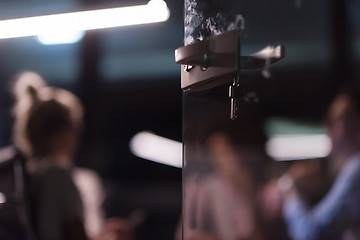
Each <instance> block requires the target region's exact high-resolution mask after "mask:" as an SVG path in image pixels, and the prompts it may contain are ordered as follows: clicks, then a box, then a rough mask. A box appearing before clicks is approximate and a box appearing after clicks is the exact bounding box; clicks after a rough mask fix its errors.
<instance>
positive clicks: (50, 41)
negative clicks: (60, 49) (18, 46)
mask: <svg viewBox="0 0 360 240" xmlns="http://www.w3.org/2000/svg"><path fill="white" fill-rule="evenodd" d="M84 35H85V31H79V32H60V31H53V32H49V33H46V34H42V35H38V36H37V39H38V40H39V42H40V43H42V44H44V45H55V44H71V43H77V42H79V41H80V40H81V39H82V38H83V37H84Z"/></svg>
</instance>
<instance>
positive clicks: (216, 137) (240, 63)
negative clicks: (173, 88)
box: [176, 0, 360, 240]
mask: <svg viewBox="0 0 360 240" xmlns="http://www.w3.org/2000/svg"><path fill="white" fill-rule="evenodd" d="M184 11H185V14H184V45H185V47H182V48H179V49H177V51H176V60H177V61H178V63H181V64H182V69H181V71H182V88H183V143H184V149H183V150H184V154H183V155H184V159H183V224H182V237H183V239H184V240H191V239H225V240H232V239H234V240H235V239H277V240H278V239H330V238H331V237H336V239H344V238H345V237H349V238H347V239H358V237H359V236H360V235H358V230H356V228H357V229H359V228H358V227H359V226H360V225H358V224H357V222H360V221H359V220H360V217H359V215H358V214H355V211H357V210H358V208H359V206H358V205H359V204H357V203H356V202H358V201H359V200H360V198H359V196H357V194H354V192H356V191H355V190H356V189H357V187H360V186H358V184H356V183H355V182H356V179H357V177H356V176H357V174H356V173H357V172H356V171H357V161H355V160H353V162H354V161H355V163H352V164H354V165H353V171H352V172H351V170H350V171H349V169H351V168H352V167H349V166H348V165H349V164H350V163H349V162H351V161H350V160H349V159H350V158H351V157H352V158H354V157H353V156H355V155H356V153H357V152H358V151H360V148H359V146H360V141H359V142H358V143H357V144H351V142H356V141H357V140H355V139H358V137H359V136H358V132H359V133H360V130H359V129H360V128H359V126H358V125H359V124H360V117H359V116H360V114H359V113H358V112H357V111H356V109H357V107H360V105H357V104H358V103H357V102H356V99H357V96H359V95H358V94H357V87H358V84H359V78H358V77H359V73H358V67H356V66H357V61H358V59H359V51H358V41H356V39H358V37H357V36H358V30H357V29H359V28H357V27H356V26H359V25H360V24H359V20H358V17H356V16H358V13H359V3H358V1H338V0H332V1H329V0H319V1H311V2H310V1H306V0H276V1H266V0H257V1H254V0H242V1H235V0H226V1H212V0H185V2H184ZM234 54H235V55H234ZM342 89H346V91H345V90H344V91H345V92H346V93H347V94H348V93H349V95H346V96H350V95H351V97H345V98H346V101H344V102H345V103H344V102H343V105H344V104H345V105H346V106H351V107H347V108H346V109H347V110H344V109H345V108H341V107H340V108H336V109H341V110H334V108H335V107H334V99H337V96H339V95H338V94H339V91H340V90H342ZM350 92H351V93H350ZM342 93H343V92H342ZM349 99H350V100H349ZM359 103H360V102H359ZM338 105H341V104H340V103H339V104H338ZM334 111H335V112H336V111H337V112H341V114H340V113H339V114H338V115H336V114H335V113H333V112H334ZM345 112H346V113H345ZM329 114H330V115H329ZM334 114H335V115H334ZM340 115H341V116H340ZM350 115H351V116H350ZM336 117H337V119H335V118H336ZM358 120H359V121H358ZM350 122H351V123H350ZM350 125H351V127H345V126H350ZM350 128H351V129H352V130H349V129H350ZM350 133H351V134H350ZM338 135H341V137H338V139H340V140H337V139H336V137H337V136H338ZM350 139H352V140H350ZM359 139H360V138H359ZM336 141H337V142H341V144H338V146H337V145H336V144H337V143H336ZM349 146H351V147H349ZM346 149H350V150H349V152H348V153H347V154H345V152H347V150H346ZM345 155H346V156H345ZM356 158H357V157H356ZM359 161H360V160H359ZM346 168H347V169H348V170H346ZM344 178H347V179H348V180H349V179H350V180H349V181H348V182H346V181H345V180H343V179H344ZM341 179H342V180H341ZM349 182H352V183H351V184H352V185H351V184H350V183H349ZM341 184H343V185H341ZM349 184H350V185H349ZM340 185H341V187H340ZM335 186H337V187H335ZM345 186H348V187H345ZM335 188H337V190H334V189H335ZM344 189H346V190H344ZM334 192H335V193H334ZM340 198H342V199H347V200H349V201H354V202H355V204H352V205H351V204H348V205H347V204H342V203H341V201H340ZM297 210H298V211H297ZM300 210H301V211H300ZM349 212H352V213H354V214H352V215H351V214H349ZM350 215H351V216H350Z"/></svg>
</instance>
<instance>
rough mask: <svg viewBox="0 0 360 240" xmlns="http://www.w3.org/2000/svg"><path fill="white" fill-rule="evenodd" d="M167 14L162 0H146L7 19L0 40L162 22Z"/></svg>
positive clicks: (1, 22)
mask: <svg viewBox="0 0 360 240" xmlns="http://www.w3.org/2000/svg"><path fill="white" fill-rule="evenodd" d="M169 16H170V10H169V9H168V7H167V5H166V3H165V2H164V1H163V0H150V1H149V2H148V3H147V4H146V5H139V6H129V7H119V8H109V9H98V10H90V11H81V12H71V13H61V14H53V15H44V16H36V17H28V18H18V19H9V20H2V21H0V39H5V38H17V37H27V36H37V35H47V34H49V33H50V34H51V33H54V32H59V33H70V32H79V31H85V30H93V29H103V28H112V27H120V26H130V25H139V24H147V23H155V22H164V21H166V20H167V19H169Z"/></svg>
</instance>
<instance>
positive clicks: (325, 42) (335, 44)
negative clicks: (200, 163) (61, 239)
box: [0, 0, 360, 240]
mask: <svg viewBox="0 0 360 240" xmlns="http://www.w3.org/2000/svg"><path fill="white" fill-rule="evenodd" d="M147 2H148V1H145V0H131V1H130V0H126V1H123V0H117V1H116V0H103V1H97V0H52V1H45V0H15V1H14V0H2V1H1V2H0V20H3V19H10V18H18V17H27V16H37V15H45V14H53V13H63V12H72V11H78V10H89V9H98V8H108V7H121V6H130V5H138V4H146V3H147ZM261 2H263V1H261ZM166 3H167V5H168V8H169V10H170V18H169V19H168V20H167V21H166V22H162V23H153V24H147V25H138V26H127V27H118V28H110V29H103V30H92V31H87V32H86V33H85V35H84V36H83V38H82V39H81V40H79V41H78V42H76V43H71V44H57V45H46V44H43V43H41V41H39V39H38V38H37V37H24V38H15V39H3V40H0V146H6V145H9V144H11V129H12V124H13V118H12V116H11V114H10V113H11V106H12V103H13V98H12V96H11V94H10V88H11V80H12V79H13V78H14V77H15V75H16V74H18V73H19V72H21V71H24V70H31V71H35V72H37V73H39V74H40V75H41V76H43V77H44V79H45V80H46V81H47V82H48V84H49V85H55V86H60V87H63V88H66V89H69V90H70V91H72V92H74V93H75V94H76V95H78V96H79V97H80V98H81V100H82V101H83V104H84V106H85V131H84V134H83V142H82V145H81V148H80V150H79V152H78V157H77V159H76V162H77V164H78V165H80V166H85V167H89V168H91V169H93V170H95V171H96V172H98V173H99V174H100V176H101V177H102V179H103V181H104V183H105V187H106V192H107V199H106V202H105V209H106V213H107V215H108V216H122V217H127V216H128V215H129V214H130V213H131V212H133V211H134V210H138V209H140V210H143V211H144V212H145V213H146V216H147V217H146V219H145V221H144V222H143V223H142V224H141V225H140V226H139V227H138V229H137V232H136V236H137V239H157V240H162V239H163V240H168V239H172V238H173V236H174V232H175V229H176V226H177V223H178V220H179V217H180V215H181V202H182V201H181V198H182V190H181V169H179V168H175V167H171V166H166V165H162V164H159V163H155V162H151V161H146V160H144V159H141V158H138V157H136V156H134V155H133V154H132V153H131V152H130V150H129V142H130V140H131V138H132V137H133V136H134V135H135V134H137V133H138V132H141V131H144V130H146V131H151V132H153V133H155V134H157V135H160V136H163V137H166V138H169V139H173V140H177V141H181V140H182V91H181V88H180V66H179V65H177V64H176V63H175V61H174V50H175V49H176V48H178V47H180V46H182V45H183V35H184V34H183V32H184V30H183V29H184V27H183V4H184V2H183V1H179V0H166ZM249 4H250V3H249ZM359 6H360V4H359V1H357V0H348V1H338V0H320V1H316V2H313V1H306V0H303V1H302V0H293V1H285V0H279V1H272V2H271V3H270V2H268V3H265V4H264V3H262V8H261V9H262V10H261V11H264V12H261V15H262V16H263V17H262V18H261V19H257V18H254V17H252V16H254V15H253V14H252V13H251V12H242V14H243V16H244V18H245V19H246V22H247V23H251V24H252V25H254V26H255V25H256V26H261V27H260V28H258V29H255V28H251V27H247V28H246V32H245V35H246V36H247V37H246V38H245V41H244V44H243V46H242V51H243V55H247V54H251V53H254V52H255V51H257V50H260V49H261V48H263V47H265V46H264V45H263V42H264V36H266V37H268V38H267V39H266V42H267V44H285V46H286V48H287V51H289V53H290V54H289V57H288V58H285V60H283V61H282V62H281V63H280V65H278V66H279V67H278V68H277V67H276V65H275V66H274V67H272V68H271V74H272V78H271V79H265V78H264V77H262V76H261V73H260V72H258V74H247V72H246V71H244V72H243V75H244V76H245V77H244V79H245V82H244V83H245V84H247V86H248V87H249V89H250V90H254V91H256V93H257V95H258V96H259V98H260V101H261V107H262V109H263V110H264V112H263V113H264V114H265V116H266V117H273V116H276V117H280V118H283V117H285V118H290V119H297V120H305V121H310V122H314V121H315V122H316V123H318V122H319V121H320V120H321V118H322V116H323V114H324V112H325V111H326V106H327V104H328V103H329V101H330V99H331V97H332V96H333V94H334V92H335V90H336V88H337V86H338V85H339V83H340V82H344V81H354V79H358V77H359V76H360V73H359V71H360V69H359V68H358V67H357V63H358V62H359V60H360V59H359V57H360V27H359V26H360V14H359V12H360V7H359ZM284 9H286V10H287V11H285V12H284V11H283V10H284ZM268 18H269V19H270V18H271V19H272V21H271V22H272V23H276V22H277V23H278V26H279V28H275V32H267V29H269V28H268V26H267V25H266V24H267V21H266V19H268ZM259 22H263V24H259ZM251 24H250V25H249V26H251ZM55 28H56V26H55ZM271 29H274V28H271ZM291 29H293V31H291ZM249 36H250V37H249ZM309 36H311V39H310V40H309ZM280 69H281V71H280ZM344 74H345V75H344ZM346 74H347V75H346ZM226 91H227V86H226V87H224V88H223V89H222V88H221V89H220V90H219V93H217V95H216V96H219V98H221V99H223V100H222V101H228V98H227V93H226ZM222 93H224V94H223V95H222ZM274 126H278V125H276V124H275V125H274ZM272 130H274V129H272ZM275 130H276V129H275Z"/></svg>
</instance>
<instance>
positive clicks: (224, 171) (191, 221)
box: [183, 132, 262, 240]
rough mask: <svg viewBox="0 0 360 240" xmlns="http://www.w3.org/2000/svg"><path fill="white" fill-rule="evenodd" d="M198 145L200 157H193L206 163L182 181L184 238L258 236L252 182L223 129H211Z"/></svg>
mask: <svg viewBox="0 0 360 240" xmlns="http://www.w3.org/2000/svg"><path fill="white" fill-rule="evenodd" d="M198 148H200V150H197V153H199V152H201V153H202V156H197V157H201V158H202V160H201V161H203V164H205V165H209V166H208V167H207V168H206V167H204V166H203V167H200V169H202V170H203V171H204V172H197V173H196V174H194V173H192V174H191V175H189V176H187V177H186V178H185V181H184V184H185V190H184V191H185V192H184V197H185V208H184V229H183V231H184V234H185V237H186V238H185V239H186V240H196V239H204V240H238V239H239V240H240V239H262V238H261V236H260V232H259V231H258V230H259V229H258V225H257V219H256V213H255V212H256V211H255V206H254V202H255V196H254V195H255V194H254V188H253V187H254V186H253V182H252V180H251V178H250V176H249V172H248V169H247V168H246V167H245V166H244V165H243V163H242V161H243V160H242V159H241V156H240V155H239V154H238V151H237V150H236V149H235V148H234V146H233V144H232V142H231V140H230V139H229V138H228V136H227V135H226V134H225V133H223V132H214V133H212V134H210V135H209V136H208V137H207V139H206V141H205V142H204V144H203V145H201V144H199V146H198ZM197 161H199V160H197ZM198 168H199V166H198ZM204 169H205V170H204ZM210 169H212V170H210Z"/></svg>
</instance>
